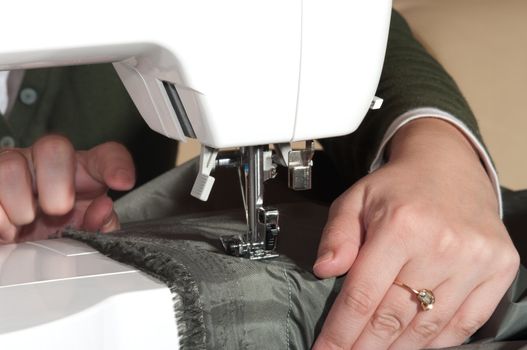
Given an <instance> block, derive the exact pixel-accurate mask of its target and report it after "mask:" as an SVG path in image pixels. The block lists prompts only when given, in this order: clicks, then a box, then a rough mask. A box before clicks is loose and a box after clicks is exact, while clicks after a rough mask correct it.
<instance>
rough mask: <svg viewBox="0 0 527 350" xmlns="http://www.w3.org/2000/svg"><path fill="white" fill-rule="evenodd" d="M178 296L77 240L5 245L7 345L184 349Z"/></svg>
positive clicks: (0, 267)
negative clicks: (177, 314) (176, 312)
mask: <svg viewBox="0 0 527 350" xmlns="http://www.w3.org/2000/svg"><path fill="white" fill-rule="evenodd" d="M172 297H173V296H172V295H171V293H170V291H169V289H168V288H167V287H166V286H165V285H164V284H163V283H161V282H159V281H156V280H154V279H153V278H150V277H148V276H146V275H145V274H143V273H141V272H140V271H137V270H136V269H134V268H132V267H130V266H127V265H123V264H120V263H117V262H116V261H114V260H111V259H109V258H107V257H105V256H103V255H101V254H100V253H99V252H97V251H96V250H95V249H93V248H90V247H88V246H87V245H85V244H83V243H80V242H77V241H73V240H70V239H53V240H47V241H39V242H28V243H22V244H10V245H4V246H0V344H2V345H1V346H2V348H3V349H20V350H24V349H28V350H29V349H80V350H84V349H86V350H93V349H137V350H140V349H141V350H142V349H148V348H151V347H154V348H155V349H178V348H179V344H178V331H177V324H176V321H175V319H174V310H173V301H172ZM153 339H155V340H156V342H155V343H153Z"/></svg>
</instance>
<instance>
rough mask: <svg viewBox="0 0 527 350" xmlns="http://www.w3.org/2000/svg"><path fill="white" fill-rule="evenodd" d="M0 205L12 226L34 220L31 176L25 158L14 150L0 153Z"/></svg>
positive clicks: (34, 206) (34, 211) (34, 207)
mask: <svg viewBox="0 0 527 350" xmlns="http://www.w3.org/2000/svg"><path fill="white" fill-rule="evenodd" d="M0 203H2V207H3V209H4V211H5V213H6V214H7V216H8V218H9V221H10V222H11V223H13V224H14V225H18V226H22V225H27V224H29V223H31V222H33V220H35V215H36V203H35V199H34V196H33V184H32V176H31V173H30V171H29V168H28V163H27V160H26V157H24V155H22V154H21V153H20V152H18V151H16V150H8V151H3V152H2V153H0Z"/></svg>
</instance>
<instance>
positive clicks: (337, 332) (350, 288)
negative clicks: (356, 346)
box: [314, 232, 406, 349]
mask: <svg viewBox="0 0 527 350" xmlns="http://www.w3.org/2000/svg"><path fill="white" fill-rule="evenodd" d="M379 233H380V232H379ZM405 255H406V254H405V252H404V248H403V247H402V244H401V243H398V242H397V240H394V239H390V238H389V237H386V235H383V234H377V235H372V236H371V237H370V238H369V239H368V240H367V241H366V242H365V243H364V245H363V246H362V248H361V250H360V252H359V254H358V255H357V259H356V260H355V262H354V263H353V266H352V267H351V269H350V271H349V272H348V274H347V277H346V280H345V281H344V284H343V286H342V290H341V291H340V293H339V295H338V296H337V298H336V300H335V302H334V304H333V306H332V308H331V310H330V312H329V314H328V317H327V319H326V321H325V323H324V326H323V327H322V331H321V333H320V335H319V337H318V339H317V341H316V342H315V345H314V349H333V348H337V349H349V348H351V346H352V345H353V343H354V342H355V341H356V340H357V338H358V337H359V335H360V334H361V333H362V330H363V329H364V327H365V325H366V323H367V322H368V320H369V319H370V318H371V316H372V314H373V312H374V311H375V309H376V308H377V306H378V305H379V303H380V301H381V299H382V298H383V297H384V295H385V294H386V292H387V291H388V289H389V288H390V286H391V285H392V283H393V281H394V280H395V278H396V276H397V275H398V273H399V271H400V270H401V268H402V266H403V265H404V263H405V262H406V257H405ZM380 261H389V262H390V263H389V264H384V265H380V264H379V262H380Z"/></svg>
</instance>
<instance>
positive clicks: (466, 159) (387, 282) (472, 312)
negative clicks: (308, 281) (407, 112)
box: [314, 118, 519, 350]
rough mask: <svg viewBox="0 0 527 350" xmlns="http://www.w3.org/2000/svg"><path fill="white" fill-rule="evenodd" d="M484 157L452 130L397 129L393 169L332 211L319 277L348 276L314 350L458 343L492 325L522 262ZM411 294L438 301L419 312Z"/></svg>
mask: <svg viewBox="0 0 527 350" xmlns="http://www.w3.org/2000/svg"><path fill="white" fill-rule="evenodd" d="M498 212H499V209H498V201H497V199H496V194H495V192H494V190H493V187H492V185H491V182H490V181H489V177H488V175H487V173H486V172H485V169H484V168H483V166H482V164H481V162H480V160H479V157H478V155H477V154H476V152H475V151H474V149H473V147H472V145H471V144H470V142H469V141H468V140H466V138H465V137H464V135H463V134H462V133H461V132H460V131H459V130H457V129H456V128H455V127H454V126H452V125H451V124H449V123H447V122H445V121H441V120H437V119H432V118H426V119H420V120H417V121H413V122H411V123H409V124H408V125H406V126H405V127H403V128H401V129H400V130H399V131H398V132H397V134H396V135H395V136H394V138H393V139H392V141H391V144H390V150H389V161H388V162H387V163H386V164H385V165H384V166H383V167H381V168H380V169H378V170H377V171H375V172H373V173H371V174H370V175H368V176H366V177H364V178H363V179H361V180H360V181H359V182H358V183H356V184H355V185H354V186H353V187H351V188H350V189H349V190H348V191H347V192H345V193H344V194H343V195H341V196H340V197H339V198H338V199H337V200H336V201H335V202H334V203H333V205H332V207H331V210H330V214H329V218H328V222H327V225H326V227H325V229H324V233H323V237H322V240H321V243H320V246H319V254H318V260H317V262H316V263H315V266H314V272H315V273H316V275H317V276H319V277H321V278H327V277H332V276H339V275H342V274H347V276H346V279H345V282H344V284H343V287H342V290H341V291H340V294H339V295H338V297H337V299H336V300H335V303H334V304H333V307H332V308H331V311H330V313H329V315H328V317H327V319H326V321H325V323H324V326H323V329H322V331H321V333H320V335H319V337H318V339H317V341H316V343H315V345H314V349H351V348H352V349H368V350H372V349H387V348H390V349H405V350H408V349H419V348H423V347H446V346H453V345H458V344H461V343H462V342H463V341H465V340H466V339H467V338H468V337H469V336H471V335H472V334H473V333H474V332H475V331H476V330H477V329H478V328H480V327H481V326H482V325H483V324H484V323H485V322H486V321H487V320H488V319H489V317H490V316H491V314H492V312H493V311H494V309H495V308H496V306H497V304H498V302H499V301H500V299H501V298H502V296H503V295H504V294H505V292H506V290H507V288H508V287H509V286H510V284H511V283H512V281H513V279H514V277H515V275H516V273H517V269H518V265H519V255H518V253H517V251H516V250H515V248H514V245H513V243H512V242H511V240H510V238H509V235H508V233H507V231H506V229H505V227H504V225H503V223H502V222H501V220H500V218H499V214H498ZM395 281H398V282H399V283H404V284H406V285H407V286H409V287H411V288H413V289H415V290H421V289H429V290H431V291H432V292H433V294H434V295H435V298H436V301H435V304H434V305H433V309H432V310H428V311H423V310H422V308H421V305H420V303H419V301H418V300H417V298H416V295H415V294H414V293H413V292H412V291H411V290H410V289H408V288H406V287H404V286H400V285H397V284H394V282H395Z"/></svg>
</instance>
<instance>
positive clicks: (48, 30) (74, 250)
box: [0, 0, 391, 349]
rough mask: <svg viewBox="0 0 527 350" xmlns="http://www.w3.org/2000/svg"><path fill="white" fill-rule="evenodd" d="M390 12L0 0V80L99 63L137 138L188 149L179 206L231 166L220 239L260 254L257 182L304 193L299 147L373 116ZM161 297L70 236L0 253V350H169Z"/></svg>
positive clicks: (310, 5)
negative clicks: (238, 227)
mask: <svg viewBox="0 0 527 350" xmlns="http://www.w3.org/2000/svg"><path fill="white" fill-rule="evenodd" d="M390 11H391V1H390V0H368V1H350V0H288V1H285V0H265V1H264V0H221V1H220V0H171V1H162V0H150V1H148V2H143V1H131V0H128V1H103V0H93V1H90V2H89V3H77V2H71V1H64V0H48V1H36V0H35V1H29V2H27V1H26V2H23V1H6V2H5V3H3V4H2V13H3V14H4V15H3V16H2V21H0V33H2V36H1V39H0V70H14V69H31V68H37V67H51V66H61V65H78V64H89V63H102V62H113V64H114V67H115V69H116V71H117V73H118V74H119V76H120V77H121V79H122V81H123V83H124V85H125V87H126V89H127V91H128V92H129V94H130V96H131V97H132V99H133V101H134V103H135V104H136V106H137V108H138V110H139V111H140V112H141V114H142V116H143V117H144V119H145V121H146V122H147V123H148V125H149V126H150V127H151V128H152V129H154V130H156V131H158V132H160V133H162V134H164V135H166V136H167V137H171V138H174V139H177V140H180V141H183V142H184V141H185V140H186V139H187V138H189V137H190V138H196V139H198V140H199V141H200V142H201V143H202V145H203V147H202V154H201V161H200V162H201V168H200V174H199V175H198V177H197V179H196V183H195V185H194V188H193V191H192V194H193V195H194V196H196V197H198V198H200V199H202V200H206V199H207V197H208V194H209V192H210V189H211V187H212V184H213V182H214V178H213V177H212V176H210V174H211V171H212V170H213V169H214V167H215V166H236V167H237V168H238V169H239V175H240V181H241V184H242V188H243V189H244V190H243V192H244V202H245V203H246V212H247V221H248V230H247V234H246V235H245V236H243V237H226V238H225V239H224V241H223V243H224V246H225V248H226V250H227V252H229V253H231V254H234V255H237V256H242V257H247V258H251V259H262V258H268V257H273V256H276V254H275V247H276V242H277V240H276V236H277V234H278V232H279V227H278V211H277V210H275V209H269V208H264V207H263V183H264V181H265V180H267V179H269V178H272V177H274V175H275V173H276V169H277V165H282V166H285V167H287V168H288V171H289V180H290V187H292V188H294V189H307V188H310V186H311V175H310V167H311V157H312V156H313V143H312V142H311V141H309V140H312V139H316V138H323V137H330V136H338V135H344V134H348V133H350V132H352V131H354V130H355V129H356V128H357V127H358V125H359V124H360V122H361V121H362V119H363V117H364V115H365V114H366V112H367V110H368V109H369V108H371V107H372V108H377V107H378V105H379V103H380V100H379V99H377V98H375V96H374V93H375V90H376V87H377V84H378V80H379V76H380V72H381V68H382V62H383V59H384V50H385V46H386V40H387V34H388V24H389V18H390ZM299 140H308V141H307V142H306V147H305V148H304V149H299V150H292V149H291V147H290V143H291V142H293V141H299ZM270 144H273V145H274V150H275V151H274V153H273V152H272V151H270V149H269V147H268V145H270ZM224 148H231V150H230V151H229V152H226V153H224V154H223V155H222V154H221V153H220V154H219V155H218V151H219V150H221V149H224ZM232 148H235V150H234V151H233V150H232ZM21 266H23V268H21ZM57 267H58V268H57ZM171 302H172V300H171V296H170V293H169V291H168V289H167V288H166V287H164V286H163V285H162V284H160V283H159V282H157V281H154V280H152V279H150V278H149V277H145V275H143V274H142V273H139V272H137V271H135V270H133V269H131V268H128V267H126V266H123V265H121V264H118V263H115V262H113V261H111V260H109V259H106V258H104V257H102V256H101V255H100V254H98V253H96V252H94V251H93V250H92V249H91V248H88V247H86V246H85V245H83V244H80V243H77V242H72V241H70V240H51V241H47V242H36V243H24V244H20V245H8V246H4V247H0V344H2V347H6V348H17V349H20V348H32V346H35V347H36V346H39V347H40V348H42V347H44V348H49V347H51V346H53V347H54V348H57V347H74V348H76V349H80V348H87V349H88V348H89V349H93V348H109V349H110V348H112V349H114V348H124V347H126V348H127V349H132V348H133V349H140V348H146V347H147V346H148V345H151V344H150V343H148V342H145V339H153V338H151V337H154V336H155V339H156V340H157V342H158V343H159V344H160V345H159V346H157V345H156V347H157V348H160V347H162V348H164V347H165V346H166V347H167V348H168V347H170V348H177V337H176V336H175V334H177V330H176V327H175V322H174V320H173V315H172V307H171V305H170V303H171ZM132 308H133V309H134V315H136V316H137V317H139V319H140V320H141V322H138V321H137V318H130V317H129V315H128V311H127V309H132ZM138 309H140V310H138ZM134 320H135V321H134Z"/></svg>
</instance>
